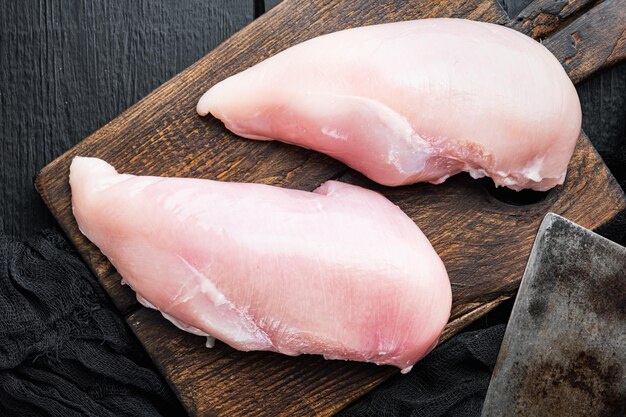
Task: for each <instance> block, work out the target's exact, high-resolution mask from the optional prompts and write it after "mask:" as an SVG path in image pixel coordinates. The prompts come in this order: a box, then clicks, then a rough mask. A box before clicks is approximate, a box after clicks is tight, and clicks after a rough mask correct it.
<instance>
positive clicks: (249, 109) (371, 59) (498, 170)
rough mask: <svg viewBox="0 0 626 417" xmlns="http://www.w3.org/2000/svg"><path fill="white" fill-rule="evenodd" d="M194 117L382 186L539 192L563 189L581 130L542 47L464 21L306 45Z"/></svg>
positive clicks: (240, 78)
mask: <svg viewBox="0 0 626 417" xmlns="http://www.w3.org/2000/svg"><path fill="white" fill-rule="evenodd" d="M197 111H198V113H199V114H200V115H206V114H208V113H212V114H213V115H214V116H216V117H217V118H219V119H221V120H222V121H223V122H224V123H225V125H226V127H227V128H228V129H230V130H232V131H233V132H235V133H236V134H238V135H240V136H244V137H246V138H251V139H260V140H272V139H276V140H280V141H282V142H286V143H291V144H296V145H299V146H303V147H305V148H310V149H314V150H317V151H320V152H323V153H325V154H327V155H330V156H332V157H334V158H337V159H339V160H340V161H343V162H344V163H346V164H347V165H349V166H351V167H352V168H354V169H356V170H358V171H360V172H362V173H363V174H365V175H366V176H368V177H369V178H371V179H372V180H374V181H377V182H379V183H381V184H384V185H390V186H395V185H402V184H411V183H415V182H421V181H427V182H431V183H441V182H443V181H445V180H446V179H447V178H448V177H450V176H451V175H454V174H457V173H459V172H462V171H466V172H469V173H470V174H471V175H472V176H473V177H474V178H479V177H483V176H489V177H491V178H493V180H494V182H495V183H496V185H499V186H507V187H509V188H512V189H514V190H520V189H523V188H532V189H535V190H542V191H543V190H547V189H549V188H552V187H554V186H555V185H557V184H562V183H563V181H564V178H565V174H566V171H567V165H568V163H569V160H570V158H571V155H572V153H573V150H574V146H575V144H576V140H577V138H578V136H579V133H580V126H581V109H580V102H579V100H578V96H577V94H576V90H575V88H574V86H573V85H572V83H571V81H570V80H569V78H568V76H567V74H566V73H565V71H564V70H563V68H562V67H561V65H560V64H559V62H558V61H557V59H556V58H555V57H554V56H553V55H552V54H551V53H550V52H549V51H548V50H547V49H546V48H545V47H543V46H542V45H541V44H540V43H538V42H536V41H534V40H533V39H531V38H529V37H527V36H525V35H522V34H520V33H518V32H516V31H514V30H512V29H508V28H505V27H502V26H498V25H494V24H489V23H479V22H473V21H469V20H461V19H426V20H417V21H408V22H400V23H391V24H384V25H376V26H366V27H360V28H355V29H349V30H344V31H341V32H336V33H332V34H328V35H325V36H320V37H318V38H314V39H311V40H309V41H306V42H304V43H302V44H299V45H296V46H294V47H292V48H289V49H287V50H285V51H283V52H281V53H278V54H277V55H275V56H273V57H271V58H269V59H267V60H265V61H263V62H261V63H259V64H257V65H255V66H253V67H251V68H249V69H247V70H246V71H243V72H241V73H239V74H236V75H234V76H232V77H230V78H227V79H225V80H223V81H221V82H219V83H217V84H216V85H214V86H213V87H212V88H211V89H210V90H209V91H207V92H206V93H205V94H204V95H203V96H202V98H201V99H200V100H199V102H198V105H197Z"/></svg>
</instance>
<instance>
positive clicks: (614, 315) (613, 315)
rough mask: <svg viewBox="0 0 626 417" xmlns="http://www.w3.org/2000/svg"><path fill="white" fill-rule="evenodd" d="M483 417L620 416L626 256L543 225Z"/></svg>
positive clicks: (623, 412)
mask: <svg viewBox="0 0 626 417" xmlns="http://www.w3.org/2000/svg"><path fill="white" fill-rule="evenodd" d="M482 416H483V417H494V416H533V417H540V416H550V417H556V416H567V417H575V416H584V417H590V416H620V417H623V416H626V248H624V247H622V246H620V245H618V244H616V243H614V242H611V241H610V240H608V239H605V238H603V237H601V236H599V235H597V234H595V233H593V232H590V231H589V230H587V229H584V228H583V227H581V226H578V225H576V224H575V223H572V222H570V221H569V220H566V219H564V218H563V217H561V216H558V215H556V214H552V213H549V214H548V215H547V216H546V217H545V218H544V220H543V222H542V223H541V226H540V227H539V233H538V234H537V238H536V240H535V244H534V245H533V249H532V252H531V254H530V258H529V260H528V264H527V266H526V271H525V272H524V277H523V279H522V282H521V285H520V289H519V292H518V294H517V298H516V300H515V305H514V306H513V311H512V313H511V318H510V320H509V323H508V326H507V329H506V332H505V334H504V340H503V341H502V346H501V347H500V353H499V355H498V360H497V362H496V367H495V369H494V372H493V375H492V377H491V382H490V384H489V389H488V391H487V397H486V399H485V403H484V405H483V410H482Z"/></svg>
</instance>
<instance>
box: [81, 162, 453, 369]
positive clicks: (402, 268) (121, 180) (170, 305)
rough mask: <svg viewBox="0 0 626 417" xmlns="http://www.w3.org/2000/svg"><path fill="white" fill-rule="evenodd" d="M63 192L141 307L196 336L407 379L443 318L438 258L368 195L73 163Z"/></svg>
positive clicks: (332, 185) (444, 286) (443, 281)
mask: <svg viewBox="0 0 626 417" xmlns="http://www.w3.org/2000/svg"><path fill="white" fill-rule="evenodd" d="M70 185H71V189H72V207H73V212H74V216H75V217H76V221H77V222H78V225H79V227H80V230H81V231H82V232H83V233H84V234H85V236H87V238H89V240H91V241H92V242H93V243H94V244H95V245H96V246H98V248H100V250H101V251H102V252H103V253H104V254H105V255H106V256H107V257H108V258H109V260H110V261H111V263H112V264H113V265H114V266H115V267H116V268H117V270H118V272H119V273H120V274H121V276H122V277H123V278H124V280H125V282H126V283H128V284H129V285H130V286H131V287H132V288H133V289H134V290H135V291H136V292H137V296H138V299H139V300H140V301H141V302H142V303H143V304H144V305H147V306H149V307H153V308H157V309H159V310H160V311H161V313H163V315H164V316H165V317H167V318H168V319H170V320H171V321H172V322H174V323H175V324H176V325H177V326H179V327H180V328H182V329H183V330H186V331H189V332H192V333H194V334H199V335H205V336H209V335H210V336H211V337H215V338H217V339H219V340H222V341H223V342H225V343H227V344H229V345H230V346H232V347H234V348H236V349H239V350H244V351H249V350H271V351H276V352H280V353H284V354H287V355H299V354H302V353H311V354H321V355H324V356H325V357H327V358H330V359H348V360H356V361H367V362H374V363H377V364H389V365H394V366H397V367H399V368H401V369H403V370H405V371H408V370H409V369H410V368H411V366H412V365H413V364H414V363H415V362H416V361H417V360H419V359H420V358H421V357H422V356H424V355H425V354H426V353H427V352H428V351H429V350H430V349H431V348H432V347H433V346H434V345H435V343H436V341H437V339H438V337H439V334H440V333H441V331H442V329H443V327H444V326H445V324H446V322H447V320H448V317H449V314H450V306H451V289H450V283H449V281H448V276H447V274H446V270H445V268H444V266H443V263H442V262H441V259H440V258H439V257H438V256H437V254H436V253H435V251H434V249H433V248H432V246H431V245H430V243H429V242H428V240H427V239H426V237H425V236H424V234H423V233H422V232H421V231H420V229H419V228H418V227H417V226H416V225H415V223H413V221H412V220H411V219H409V218H408V217H407V216H406V214H404V213H403V212H402V211H401V210H400V209H399V208H398V207H397V206H395V205H394V204H392V203H391V202H390V201H389V200H387V199H386V198H384V197H383V196H382V195H380V194H378V193H376V192H373V191H369V190H366V189H363V188H360V187H357V186H353V185H349V184H344V183H341V182H337V181H328V182H326V183H324V184H322V185H321V186H320V187H319V188H318V189H316V190H315V191H313V192H307V191H298V190H289V189H283V188H279V187H272V186H267V185H260V184H244V183H227V182H219V181H210V180H203V179H191V178H162V177H144V176H134V175H128V174H118V173H117V172H116V170H115V169H114V168H113V167H112V166H110V165H109V164H107V163H106V162H104V161H102V160H100V159H95V158H81V157H77V158H75V159H74V160H73V162H72V165H71V168H70Z"/></svg>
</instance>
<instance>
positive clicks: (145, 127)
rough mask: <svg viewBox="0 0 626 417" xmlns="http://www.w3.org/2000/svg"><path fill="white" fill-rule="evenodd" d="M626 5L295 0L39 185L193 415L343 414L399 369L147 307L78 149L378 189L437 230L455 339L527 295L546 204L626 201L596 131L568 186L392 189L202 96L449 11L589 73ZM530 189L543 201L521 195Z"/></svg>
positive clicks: (261, 178) (598, 212)
mask: <svg viewBox="0 0 626 417" xmlns="http://www.w3.org/2000/svg"><path fill="white" fill-rule="evenodd" d="M625 1H626V0H615V1H611V0H607V1H605V2H603V3H600V4H599V5H595V3H594V2H591V1H584V0H577V1H572V2H569V3H568V2H559V3H555V2H552V1H549V0H541V1H539V0H538V1H535V2H534V3H532V4H531V5H530V6H529V7H528V8H527V9H526V10H524V11H523V12H522V13H521V14H520V16H519V17H516V18H514V19H511V18H509V17H508V16H507V15H506V14H505V12H504V11H503V10H502V9H501V7H500V6H499V5H498V4H497V3H496V0H445V1H432V2H429V1H405V0H402V1H400V0H398V1H380V0H353V1H336V0H334V1H333V0H315V1H308V0H286V1H284V2H282V3H281V4H280V5H278V6H277V7H275V8H274V9H272V10H271V11H270V12H269V13H267V14H266V15H264V16H262V17H261V18H259V19H258V20H256V21H254V22H253V23H252V24H250V25H249V26H247V27H246V28H244V29H243V30H242V31H241V32H239V33H238V34H236V35H235V36H233V37H232V38H230V39H229V40H228V41H226V42H224V43H223V44H222V45H220V46H219V47H218V48H216V49H215V50H213V51H212V52H210V53H209V54H208V55H206V56H205V57H204V58H202V59H201V60H200V61H198V62H197V63H196V64H194V65H192V66H191V67H190V68H188V69H187V70H185V71H183V72H182V73H180V74H179V75H177V76H176V77H174V78H173V79H171V80H170V81H168V82H167V83H165V84H164V85H163V86H161V87H160V88H158V89H157V90H155V91H154V92H153V93H151V94H150V95H149V96H147V97H146V98H145V99H143V100H142V101H140V102H139V103H137V104H136V105H134V106H133V107H131V108H130V109H128V110H127V111H126V112H124V113H123V114H122V115H120V116H119V117H118V118H116V119H115V120H113V121H112V122H110V123H109V124H107V125H106V126H104V127H102V128H101V129H100V130H98V131H97V132H95V133H94V134H92V135H91V136H89V137H88V138H86V139H85V140H84V141H83V142H81V143H80V144H78V145H77V146H76V147H74V148H73V149H71V150H70V151H68V152H67V153H66V154H64V155H62V156H60V157H59V158H57V159H56V160H55V161H53V162H52V163H50V164H49V165H48V166H46V167H45V168H44V169H43V170H42V171H41V172H40V173H39V174H38V176H37V178H36V181H35V184H36V187H37V190H38V191H39V193H40V194H41V196H42V197H43V199H44V201H45V203H46V204H47V206H48V207H49V208H50V210H51V211H52V213H53V214H54V216H55V217H56V219H57V220H58V221H59V223H60V224H61V226H62V227H63V229H64V230H65V232H66V233H67V235H68V236H69V238H70V239H71V240H72V242H73V243H74V244H75V245H76V247H77V248H78V250H79V252H80V253H81V255H82V256H83V257H84V259H85V260H86V262H87V263H88V264H89V265H90V267H91V268H92V270H93V271H94V273H95V274H96V275H97V276H98V278H99V279H100V281H101V282H102V285H103V286H104V287H105V288H106V290H107V291H108V293H109V295H110V297H111V299H112V300H113V302H114V303H115V304H116V306H117V307H118V308H119V310H120V312H121V313H122V314H124V315H125V317H126V320H127V322H128V324H129V325H130V326H131V328H132V329H133V331H134V332H135V333H136V335H137V337H138V338H139V340H140V341H141V343H143V345H144V347H145V348H146V350H147V351H148V353H149V354H150V355H151V357H152V359H153V360H154V362H155V363H156V365H157V366H158V367H159V369H160V370H161V372H162V373H163V374H164V375H165V377H166V378H167V380H168V381H169V383H170V384H171V385H172V387H173V389H174V391H175V392H176V394H177V395H178V396H179V398H180V400H181V401H182V403H183V404H184V406H185V407H186V409H187V410H188V412H189V413H190V415H193V416H197V415H220V416H226V415H227V416H243V415H257V416H258V415H271V416H278V415H285V416H287V415H290V416H291V415H320V416H322V415H330V414H332V413H334V412H336V411H338V410H340V409H341V408H343V407H345V406H346V405H347V404H348V403H350V402H351V401H353V400H354V399H356V398H357V397H359V396H360V395H362V394H364V393H365V392H367V391H369V390H371V389H372V388H373V387H375V386H376V385H378V384H379V383H380V382H382V381H384V380H385V379H386V378H388V377H389V376H391V375H393V374H395V373H396V369H394V368H390V367H377V366H374V365H370V364H360V363H349V362H342V361H325V360H323V359H322V358H321V357H318V356H301V357H296V358H293V357H287V356H282V355H278V354H274V353H266V352H254V353H242V352H237V351H235V350H233V349H231V348H229V347H227V346H225V345H224V344H222V343H219V342H218V343H217V344H216V346H215V348H213V349H211V350H209V349H206V348H205V347H204V339H203V338H199V337H195V336H192V335H189V334H185V333H183V332H181V331H179V330H178V329H176V328H175V327H174V326H172V325H171V324H169V322H167V321H165V320H164V319H163V318H161V316H160V315H159V314H158V313H156V312H154V311H151V310H147V309H145V308H143V307H140V306H139V305H138V304H137V302H136V300H135V298H134V294H133V293H132V292H131V291H130V290H129V289H128V288H127V287H122V286H121V285H120V276H119V275H118V274H117V273H116V271H115V269H114V268H113V267H112V266H111V264H110V263H109V262H108V261H107V260H106V258H105V257H104V256H103V255H102V254H101V253H100V252H99V251H98V249H97V248H96V247H95V246H93V245H92V244H90V243H89V242H88V241H87V240H86V238H84V237H83V236H82V235H81V234H80V232H79V230H78V228H77V225H76V223H75V221H74V218H73V217H72V213H71V207H70V188H69V184H68V168H69V164H70V161H71V159H72V157H74V156H75V155H83V156H95V157H99V158H102V159H104V160H106V161H108V162H109V163H111V164H112V165H113V166H115V168H117V169H118V170H119V171H120V172H124V173H133V174H139V175H162V176H181V177H200V178H210V179H218V180H223V181H244V182H258V183H265V184H273V185H278V186H281V187H290V188H297V189H304V190H313V189H314V188H316V187H317V186H318V185H319V184H320V183H322V182H323V181H326V180H328V179H330V178H339V179H340V180H342V181H348V182H353V183H358V184H361V185H365V186H367V187H372V188H375V189H378V190H380V191H381V192H382V193H383V194H385V195H386V196H387V197H388V198H389V199H391V200H392V201H393V202H394V203H396V204H398V205H399V206H400V207H401V208H402V209H403V210H404V211H405V212H406V213H407V214H408V215H409V216H410V217H411V218H412V219H413V220H414V221H415V222H416V223H417V224H418V225H419V226H420V227H421V228H422V230H423V231H424V232H425V233H426V235H427V236H428V237H429V238H430V240H431V242H432V244H433V246H434V247H435V249H436V250H437V252H438V253H439V254H440V255H441V257H442V259H443V261H444V262H445V264H446V267H447V269H448V272H449V275H450V279H451V282H452V288H453V294H454V304H453V309H452V316H451V319H450V323H449V324H448V326H447V328H446V330H445V332H444V335H443V338H442V340H446V339H447V338H449V337H450V336H451V335H453V334H455V333H456V332H458V331H459V330H460V329H461V328H463V327H464V326H466V325H467V324H469V323H470V322H471V321H473V320H475V319H476V318H478V317H480V316H482V315H483V314H485V313H486V312H487V311H489V310H491V309H492V308H494V307H495V306H496V305H498V304H499V303H500V302H502V301H503V300H505V299H507V298H509V297H511V296H512V295H513V294H514V293H515V291H516V289H517V287H518V285H519V281H520V279H521V277H522V274H523V272H524V267H525V264H526V260H527V258H528V255H529V253H530V249H531V246H532V242H533V238H534V236H535V233H536V231H537V228H538V225H539V223H540V221H541V219H542V218H543V216H544V215H545V213H547V212H548V211H553V212H555V213H558V214H561V215H563V216H565V217H567V218H568V219H571V220H573V221H575V222H577V223H579V224H581V225H583V226H585V227H587V228H590V229H593V228H595V227H597V226H599V225H601V224H602V223H604V222H606V221H608V220H610V219H611V218H612V217H614V216H615V214H616V213H617V212H618V211H619V210H621V209H623V208H625V207H626V202H625V197H624V194H623V192H622V191H621V189H620V187H619V186H618V184H617V183H616V181H615V179H614V178H613V177H612V176H611V174H610V173H609V171H608V170H607V168H606V166H605V165H604V163H603V162H602V160H601V159H600V157H599V155H598V154H597V153H596V151H595V150H594V149H593V147H592V145H591V144H590V142H589V139H588V138H587V137H586V136H585V135H584V134H581V136H580V139H579V141H578V145H577V148H576V151H575V153H574V156H573V158H572V161H571V163H570V166H569V173H568V176H567V180H566V183H565V184H564V185H563V186H560V187H557V188H555V189H553V190H551V191H549V192H547V193H543V194H541V193H532V192H523V193H519V194H516V193H512V192H511V193H507V192H504V191H502V190H494V189H493V186H492V185H491V184H492V183H491V182H490V181H489V180H480V181H476V180H472V179H471V178H469V177H468V176H467V175H458V176H456V177H453V178H451V179H449V180H448V181H447V182H446V183H445V184H442V185H437V186H434V185H429V184H418V185H414V186H408V187H400V188H393V189H392V188H384V187H380V186H377V185H375V184H373V183H371V182H369V181H368V180H366V179H365V178H363V177H362V176H360V175H359V174H357V173H355V172H353V171H351V170H349V169H347V168H346V167H345V166H344V165H343V164H341V163H339V162H337V161H335V160H333V159H330V158H328V157H326V156H324V155H321V154H318V153H315V152H311V151H308V150H305V149H301V148H297V147H294V146H288V145H285V144H281V143H274V142H259V141H250V140H244V139H241V138H238V137H236V136H235V135H233V134H231V133H230V132H228V131H227V130H226V129H225V128H224V127H223V125H222V124H221V123H220V122H219V121H217V120H215V119H213V118H211V117H206V118H200V117H198V116H197V115H196V113H195V111H194V108H195V104H196V101H197V99H198V98H199V97H200V95H201V94H202V93H203V92H204V91H205V90H207V89H208V88H209V87H210V86H212V85H213V84H215V83H216V82H217V81H220V80H222V79H224V78H226V77H227V76H229V75H232V74H234V73H236V72H238V71H240V70H242V69H244V68H247V67H249V66H251V65H253V64H255V63H257V62H259V61H261V60H263V59H265V58H267V57H269V56H271V55H273V54H275V53H277V52H279V51H281V50H283V49H285V48H287V47H289V46H292V45H294V44H296V43H299V42H301V41H304V40H306V39H309V38H312V37H314V36H317V35H320V34H323V33H328V32H332V31H336V30H339V29H344V28H348V27H354V26H360V25H365V24H374V23H382V22H392V21H399V20H409V19H417V18H427V17H442V16H452V17H465V18H469V19H475V20H481V21H488V22H494V23H499V24H505V25H509V26H512V27H514V28H515V29H517V30H520V31H523V32H525V33H527V34H530V35H531V36H534V37H535V38H542V39H544V44H545V45H546V46H547V47H548V48H549V49H550V50H552V51H553V53H554V54H555V55H556V56H557V57H558V59H559V60H560V61H561V62H562V63H563V65H564V66H565V68H566V69H567V71H568V73H569V74H570V76H571V78H572V79H573V80H574V81H575V82H578V81H580V80H582V79H583V78H585V77H587V76H588V75H590V74H591V73H593V72H594V71H597V70H599V69H602V68H604V67H606V66H608V65H610V64H612V63H615V62H617V61H619V60H620V59H622V58H623V57H624V55H626V35H625V30H626V27H625V26H626V23H625V22H626V5H625V4H624V3H625ZM555 4H557V6H555ZM390 70H393V67H392V63H390ZM520 199H521V200H524V201H529V200H533V201H534V202H533V203H531V204H526V205H519V204H520V203H519V201H520ZM507 202H508V203H507ZM511 202H512V203H514V204H511Z"/></svg>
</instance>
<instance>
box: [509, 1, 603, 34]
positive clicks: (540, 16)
mask: <svg viewBox="0 0 626 417" xmlns="http://www.w3.org/2000/svg"><path fill="white" fill-rule="evenodd" d="M598 1H599V0H568V1H554V0H535V1H532V2H529V1H528V0H510V1H509V2H508V3H509V5H508V10H507V11H508V13H509V16H511V18H512V21H511V24H510V25H509V26H510V27H512V28H513V29H516V30H519V31H520V32H522V33H525V34H527V35H529V36H532V37H533V38H535V39H543V38H545V37H546V36H548V35H551V34H552V33H553V32H554V31H556V30H557V29H559V28H562V27H563V25H564V22H565V21H568V20H569V19H571V18H573V17H575V16H577V15H580V14H582V13H583V12H585V11H586V10H587V9H589V8H590V7H592V6H593V5H595V4H597V3H598Z"/></svg>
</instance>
